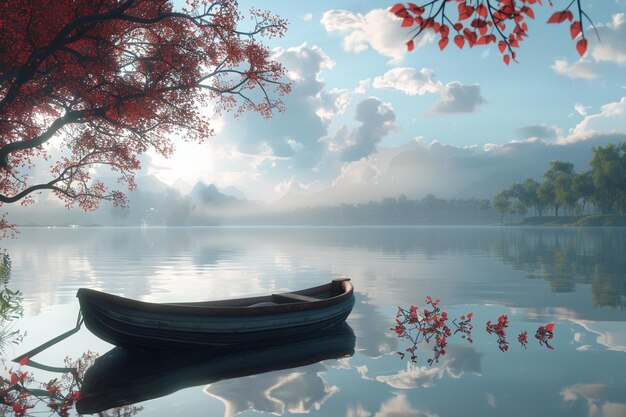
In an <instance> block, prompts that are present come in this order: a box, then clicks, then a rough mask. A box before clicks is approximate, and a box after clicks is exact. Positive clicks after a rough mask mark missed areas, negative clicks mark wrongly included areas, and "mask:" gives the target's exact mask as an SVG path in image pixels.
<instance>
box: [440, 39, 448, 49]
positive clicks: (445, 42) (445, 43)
mask: <svg viewBox="0 0 626 417" xmlns="http://www.w3.org/2000/svg"><path fill="white" fill-rule="evenodd" d="M446 46H448V37H447V36H446V37H444V38H441V39H439V49H441V50H442V51H443V50H444V49H445V47H446Z"/></svg>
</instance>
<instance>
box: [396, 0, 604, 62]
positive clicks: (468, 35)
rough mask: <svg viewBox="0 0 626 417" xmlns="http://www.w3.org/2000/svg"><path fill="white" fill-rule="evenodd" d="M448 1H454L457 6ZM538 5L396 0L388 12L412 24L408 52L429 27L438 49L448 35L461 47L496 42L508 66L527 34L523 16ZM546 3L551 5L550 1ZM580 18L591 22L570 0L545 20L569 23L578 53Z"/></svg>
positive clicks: (536, 0)
mask: <svg viewBox="0 0 626 417" xmlns="http://www.w3.org/2000/svg"><path fill="white" fill-rule="evenodd" d="M450 3H456V7H454V6H453V5H450ZM537 4H542V2H541V0H423V2H422V4H421V5H420V4H416V3H406V4H403V3H397V4H395V5H394V6H393V7H391V9H390V12H391V13H393V14H395V15H396V16H397V17H399V18H401V19H402V23H401V25H402V27H407V28H409V27H413V30H412V35H413V36H412V38H411V40H409V41H408V42H407V43H406V45H407V49H408V50H409V51H412V50H413V49H414V48H415V41H414V39H415V38H416V37H417V36H419V35H420V34H421V33H422V32H424V31H428V30H430V31H432V32H433V33H434V34H435V35H436V36H438V37H439V41H438V45H439V49H441V50H444V49H445V48H446V47H447V46H448V43H449V40H450V38H451V37H452V38H453V40H454V43H455V44H456V46H457V47H459V48H463V46H464V45H465V44H466V43H467V45H468V46H469V47H470V48H472V47H473V46H475V45H489V44H491V43H493V44H496V43H497V45H498V49H499V51H500V53H501V54H502V59H503V61H504V63H505V64H507V65H508V64H509V63H510V62H511V60H516V56H517V53H516V51H515V49H517V48H519V46H520V43H521V42H522V41H523V40H524V38H526V37H528V25H527V23H526V22H525V19H526V18H527V17H528V18H531V19H534V18H535V12H534V10H533V7H535V6H536V5H537ZM549 4H550V6H552V1H551V0H549ZM574 5H575V7H576V10H575V12H572V11H571V10H570V9H571V8H572V6H574ZM451 10H452V11H451ZM575 14H576V20H575V18H574V16H575ZM583 17H584V18H586V19H587V20H588V21H589V22H590V23H591V24H592V25H593V22H591V19H590V18H589V16H588V15H587V14H586V13H585V12H584V11H583V10H582V7H581V5H580V1H571V2H570V3H569V5H568V6H567V7H566V8H565V9H564V10H561V11H558V12H556V13H554V14H553V15H552V16H551V17H550V18H549V19H548V22H547V23H563V22H565V21H568V22H571V25H570V35H571V37H572V39H576V38H580V39H579V40H578V41H577V43H576V49H577V51H578V53H579V54H580V55H581V56H583V55H584V54H585V53H586V51H587V39H586V37H585V32H584V28H583V26H582V20H583Z"/></svg>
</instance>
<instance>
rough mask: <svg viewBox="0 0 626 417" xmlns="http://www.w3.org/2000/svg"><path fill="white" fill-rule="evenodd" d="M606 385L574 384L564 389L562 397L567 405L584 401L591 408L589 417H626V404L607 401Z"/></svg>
mask: <svg viewBox="0 0 626 417" xmlns="http://www.w3.org/2000/svg"><path fill="white" fill-rule="evenodd" d="M606 388H607V386H606V385H603V384H574V385H570V386H567V387H565V388H563V390H562V391H561V393H560V395H561V397H562V398H563V402H565V403H570V404H572V403H574V402H576V401H578V400H579V399H584V400H585V401H586V402H587V407H588V408H589V412H588V414H587V415H588V417H626V404H623V403H615V402H610V401H609V400H607V399H606V393H605V391H606Z"/></svg>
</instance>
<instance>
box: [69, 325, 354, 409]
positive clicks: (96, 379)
mask: <svg viewBox="0 0 626 417" xmlns="http://www.w3.org/2000/svg"><path fill="white" fill-rule="evenodd" d="M355 342H356V337H355V336H354V332H353V330H352V328H351V327H350V326H349V325H348V324H346V323H342V324H339V325H336V326H333V327H330V328H327V329H324V330H322V331H319V332H316V334H315V335H311V337H306V338H298V339H297V340H291V341H285V340H282V341H281V343H280V344H278V343H277V344H267V343H266V344H264V345H261V346H260V345H256V346H243V347H233V346H230V347H216V348H210V349H204V350H200V351H193V352H185V353H180V352H176V353H173V352H172V353H166V352H136V351H130V350H126V349H123V348H114V349H112V350H110V351H109V352H107V353H106V354H104V355H103V356H101V357H100V358H98V359H97V360H96V361H95V363H94V364H93V365H92V366H91V367H90V368H89V369H88V370H87V371H86V372H85V376H84V379H83V383H82V387H81V399H80V401H78V402H77V404H76V411H77V412H78V413H80V414H93V413H98V412H101V411H104V410H108V409H111V408H115V407H120V406H123V405H129V404H135V403H137V402H140V401H145V400H149V399H153V398H158V397H163V396H165V395H169V394H171V393H174V392H176V391H179V390H181V389H183V388H188V387H193V386H199V385H207V384H213V383H215V382H218V381H222V380H226V379H232V378H239V377H244V376H250V375H256V374H261V373H266V372H271V371H278V370H282V369H291V368H295V367H299V366H305V365H310V364H314V363H317V362H319V361H322V360H326V359H339V358H345V357H350V356H352V355H353V354H354V346H355Z"/></svg>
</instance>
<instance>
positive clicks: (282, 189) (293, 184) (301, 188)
mask: <svg viewBox="0 0 626 417" xmlns="http://www.w3.org/2000/svg"><path fill="white" fill-rule="evenodd" d="M320 188H321V183H320V182H319V181H317V180H315V181H312V182H310V183H308V184H304V183H301V182H299V181H297V180H296V179H295V178H294V177H291V178H289V179H287V180H285V181H281V182H279V183H278V184H276V186H275V187H274V192H275V193H276V194H278V195H283V194H287V193H298V194H303V193H304V194H306V193H310V192H313V191H319V189H320Z"/></svg>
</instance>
